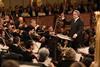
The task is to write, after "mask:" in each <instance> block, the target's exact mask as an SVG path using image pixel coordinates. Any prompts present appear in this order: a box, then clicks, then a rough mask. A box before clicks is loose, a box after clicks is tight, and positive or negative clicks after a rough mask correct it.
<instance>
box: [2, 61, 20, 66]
mask: <svg viewBox="0 0 100 67" xmlns="http://www.w3.org/2000/svg"><path fill="white" fill-rule="evenodd" d="M1 67H19V64H18V63H17V62H16V61H14V60H6V61H4V62H3V63H2V65H1Z"/></svg>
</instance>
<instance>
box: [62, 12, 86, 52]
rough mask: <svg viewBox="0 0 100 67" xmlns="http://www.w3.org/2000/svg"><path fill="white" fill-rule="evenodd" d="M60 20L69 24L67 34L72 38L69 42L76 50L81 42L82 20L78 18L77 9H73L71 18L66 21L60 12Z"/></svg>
mask: <svg viewBox="0 0 100 67" xmlns="http://www.w3.org/2000/svg"><path fill="white" fill-rule="evenodd" d="M61 16H62V20H63V21H64V23H65V24H69V23H70V26H71V29H70V33H69V36H70V37H71V38H72V39H73V41H72V42H71V47H72V48H74V49H75V50H77V48H79V47H80V46H81V43H82V31H83V27H84V24H83V21H82V20H81V19H80V12H79V11H78V10H74V11H73V20H71V21H70V22H68V21H67V20H66V19H65V17H64V14H61Z"/></svg>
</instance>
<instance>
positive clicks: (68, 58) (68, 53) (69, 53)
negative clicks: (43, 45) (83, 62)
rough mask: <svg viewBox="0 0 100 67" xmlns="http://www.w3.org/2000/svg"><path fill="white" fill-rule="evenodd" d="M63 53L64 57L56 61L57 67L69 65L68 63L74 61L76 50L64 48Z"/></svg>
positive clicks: (68, 66) (67, 66)
mask: <svg viewBox="0 0 100 67" xmlns="http://www.w3.org/2000/svg"><path fill="white" fill-rule="evenodd" d="M64 53H65V54H64V59H62V60H60V61H59V62H58V64H57V67H70V65H71V64H72V63H74V62H75V58H76V52H75V50H74V49H72V48H66V50H65V51H64Z"/></svg>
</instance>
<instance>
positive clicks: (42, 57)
mask: <svg viewBox="0 0 100 67" xmlns="http://www.w3.org/2000/svg"><path fill="white" fill-rule="evenodd" d="M49 54H50V52H49V50H48V49H47V48H44V47H43V48H41V49H40V50H39V63H42V64H43V66H45V67H54V64H53V63H52V59H51V58H49Z"/></svg>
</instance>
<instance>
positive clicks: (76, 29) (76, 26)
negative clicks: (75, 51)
mask: <svg viewBox="0 0 100 67" xmlns="http://www.w3.org/2000/svg"><path fill="white" fill-rule="evenodd" d="M63 22H64V23H65V24H70V26H71V29H70V33H69V36H70V37H73V35H74V34H75V33H76V34H77V35H78V36H77V38H76V39H80V38H81V37H82V31H83V26H84V24H83V21H82V20H81V19H80V18H79V19H77V21H76V22H74V20H71V21H70V22H68V21H66V19H64V20H63Z"/></svg>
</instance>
